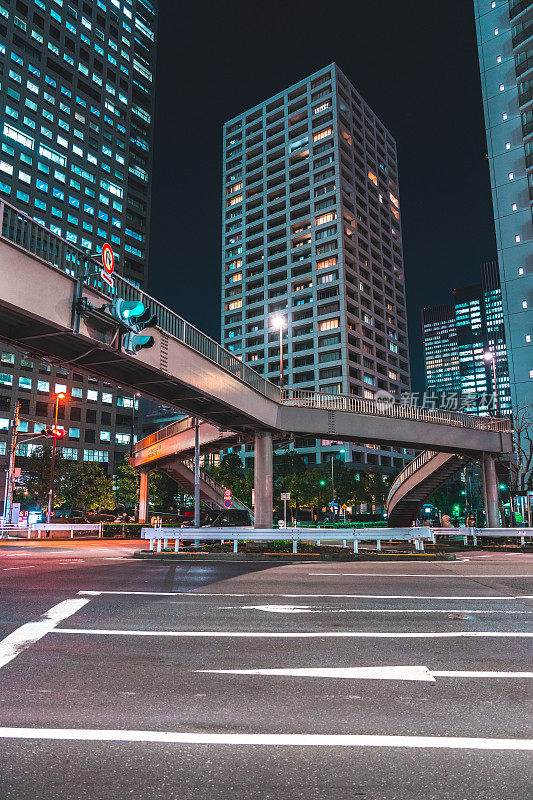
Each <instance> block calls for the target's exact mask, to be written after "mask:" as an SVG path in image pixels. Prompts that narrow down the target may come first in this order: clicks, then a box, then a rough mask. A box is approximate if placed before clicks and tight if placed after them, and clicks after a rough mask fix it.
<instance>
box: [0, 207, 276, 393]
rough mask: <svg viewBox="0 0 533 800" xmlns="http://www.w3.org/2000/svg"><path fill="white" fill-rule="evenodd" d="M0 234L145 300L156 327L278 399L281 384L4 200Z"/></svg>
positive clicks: (108, 291) (111, 292)
mask: <svg viewBox="0 0 533 800" xmlns="http://www.w3.org/2000/svg"><path fill="white" fill-rule="evenodd" d="M0 237H1V238H2V239H6V240H8V241H10V242H12V243H14V244H16V245H18V246H19V247H21V248H22V249H24V250H26V251H28V252H29V253H31V254H32V255H34V256H37V257H38V258H40V259H42V260H43V261H45V262H46V263H48V264H51V265H52V266H54V267H56V268H57V269H60V270H61V271H62V272H66V273H67V274H68V275H71V276H72V277H75V278H77V277H79V276H85V277H84V282H85V283H86V284H87V285H89V286H92V287H93V288H94V289H96V290H97V291H99V292H101V293H102V294H104V295H107V296H108V297H115V296H117V297H122V298H124V300H137V301H141V302H142V303H143V304H144V305H145V307H147V308H149V309H150V310H151V311H152V312H153V313H154V314H155V315H156V316H157V326H158V327H159V328H160V329H161V330H163V331H164V332H165V333H168V334H170V335H171V336H173V337H174V338H175V339H178V341H180V342H183V344H185V345H187V346H188V347H190V348H191V349H192V350H195V351H196V352H198V353H201V355H203V356H205V358H208V359H209V360H210V361H212V362H214V363H215V364H218V366H219V367H222V369H224V370H226V371H227V372H229V373H231V374H232V375H234V376H235V377H236V378H239V380H241V381H243V383H246V384H247V385H248V386H251V387H252V388H253V389H255V390H256V391H257V392H259V393H260V394H262V395H264V396H265V397H268V398H269V399H270V400H274V401H276V402H279V395H280V391H279V388H278V387H277V386H276V385H275V384H274V383H270V381H267V380H265V378H263V376H262V375H259V373H258V372H256V371H255V370H253V369H252V368H251V367H249V366H247V365H246V364H244V363H243V362H242V361H241V359H240V358H238V357H237V356H235V355H234V354H233V353H230V352H229V350H226V349H225V348H224V347H222V345H220V344H218V342H215V340H214V339H211V338H210V337H209V336H206V334H205V333H202V331H200V330H198V328H195V327H194V325H190V324H189V323H188V322H186V320H184V319H183V317H180V316H179V315H178V314H176V313H175V312H174V311H172V310H171V309H170V308H167V307H166V306H164V305H163V304H162V303H159V302H158V301H157V300H155V299H154V298H153V297H151V296H150V295H148V294H146V293H145V292H143V291H142V290H141V289H139V287H137V286H134V284H133V283H130V281H128V280H126V279H125V278H123V277H122V276H121V275H115V277H114V284H115V285H114V288H111V287H110V286H108V285H107V283H105V282H104V281H102V279H101V278H100V267H101V263H100V261H99V260H98V259H97V258H96V257H93V256H90V255H89V254H88V253H87V252H85V251H84V250H82V249H81V248H79V247H76V245H74V244H72V243H71V242H68V241H67V240H66V239H63V238H62V237H61V236H58V235H57V234H56V233H53V232H52V231H50V230H49V229H48V228H46V227H45V226H44V225H41V224H40V223H39V222H36V221H35V220H34V219H32V218H31V217H29V216H28V215H27V214H25V213H24V212H23V211H20V210H19V209H18V208H16V207H15V206H13V205H11V203H8V202H6V201H5V200H2V201H0Z"/></svg>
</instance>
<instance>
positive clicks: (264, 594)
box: [78, 589, 533, 601]
mask: <svg viewBox="0 0 533 800" xmlns="http://www.w3.org/2000/svg"><path fill="white" fill-rule="evenodd" d="M78 594H93V592H91V591H90V590H87V589H80V590H79V591H78ZM98 594H124V595H140V596H152V597H177V596H181V595H184V596H186V597H189V598H191V597H285V598H290V599H295V598H310V597H317V598H322V597H328V598H330V597H332V598H341V599H346V598H347V599H366V600H477V601H482V600H530V599H533V595H531V594H514V595H507V594H504V595H499V594H487V595H480V594H475V595H457V594H445V595H435V594H279V593H277V592H180V591H176V592H147V591H146V592H145V591H127V590H115V591H108V590H105V589H102V590H101V591H100V592H98Z"/></svg>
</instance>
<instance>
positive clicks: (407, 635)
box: [50, 628, 533, 639]
mask: <svg viewBox="0 0 533 800" xmlns="http://www.w3.org/2000/svg"><path fill="white" fill-rule="evenodd" d="M50 633H74V634H79V635H89V636H170V637H184V638H188V637H191V638H194V637H199V638H213V639H224V638H227V639H233V638H235V639H455V638H496V639H500V638H519V639H531V638H533V633H525V632H522V631H456V632H453V633H451V632H448V631H446V632H441V631H430V632H426V633H420V632H418V631H416V632H415V631H402V632H399V633H395V632H383V631H306V632H303V633H297V632H293V631H273V632H266V631H135V630H134V631H121V630H110V629H107V628H54V629H53V630H51V631H50Z"/></svg>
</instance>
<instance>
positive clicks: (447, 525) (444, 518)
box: [442, 514, 452, 528]
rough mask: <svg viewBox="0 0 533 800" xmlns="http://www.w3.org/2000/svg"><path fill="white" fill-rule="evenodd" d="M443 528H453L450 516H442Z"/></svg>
mask: <svg viewBox="0 0 533 800" xmlns="http://www.w3.org/2000/svg"><path fill="white" fill-rule="evenodd" d="M442 527H443V528H451V527H452V520H451V517H450V515H449V514H443V515H442Z"/></svg>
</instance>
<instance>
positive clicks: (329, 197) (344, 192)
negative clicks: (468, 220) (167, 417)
mask: <svg viewBox="0 0 533 800" xmlns="http://www.w3.org/2000/svg"><path fill="white" fill-rule="evenodd" d="M222 206H223V210H222V217H223V220H222V228H223V234H222V235H223V239H222V250H223V264H222V326H221V340H222V343H223V344H224V346H225V347H227V348H228V349H230V350H232V351H233V352H234V353H235V354H237V355H239V356H241V357H242V359H243V361H244V362H245V363H247V364H250V365H251V366H252V367H253V368H254V369H256V370H257V371H259V372H261V373H262V374H263V375H264V376H265V377H266V378H268V379H269V380H271V381H274V382H279V378H280V346H279V328H277V327H275V320H274V317H277V316H279V315H280V316H281V319H282V322H283V372H284V387H285V388H286V389H291V390H310V391H320V392H328V393H333V394H340V393H343V394H351V395H355V396H357V397H361V398H367V399H374V398H375V396H376V393H377V392H378V391H379V390H380V389H382V390H385V391H388V392H392V393H393V394H394V395H396V396H399V395H401V393H402V392H406V391H408V390H409V387H410V383H409V358H408V341H407V317H406V308H405V285H404V273H403V256H402V240H401V223H400V204H399V190H398V166H397V159H396V145H395V142H394V139H393V138H392V136H391V135H390V133H389V132H388V131H387V130H386V128H385V127H384V125H383V124H382V123H381V121H380V120H379V119H378V118H377V117H376V115H375V114H374V113H373V111H372V110H371V109H370V108H369V106H368V105H367V104H366V103H365V101H364V100H363V99H362V97H361V96H360V95H359V93H358V92H357V91H356V89H355V88H354V86H353V85H352V84H351V83H350V82H349V81H348V79H347V78H346V77H345V76H344V75H343V74H342V72H341V71H340V70H339V68H338V67H337V65H336V64H331V65H329V66H328V67H325V68H324V69H322V70H320V71H318V72H316V73H314V74H313V75H310V76H309V77H308V78H306V79H304V80H302V81H299V82H298V83H296V84H294V85H293V86H290V87H289V88H288V89H286V90H285V91H283V92H279V93H278V94H276V95H274V96H273V97H270V98H269V99H268V100H265V101H264V102H263V103H260V104H259V105H257V106H254V107H253V108H251V109H249V110H248V111H246V112H244V113H242V114H240V115H239V116H238V117H235V118H234V119H231V120H229V121H228V122H226V124H225V125H224V177H223V202H222ZM340 445H341V443H339V442H331V441H328V440H315V439H312V440H305V441H299V442H298V443H297V447H298V450H299V451H300V452H301V453H302V455H304V457H305V458H306V460H307V461H309V462H310V463H315V462H321V461H326V460H329V459H330V457H331V455H332V454H333V455H336V454H338V453H339V452H340V451H339V447H340ZM342 451H343V456H344V458H345V460H346V461H350V462H353V463H354V464H355V465H356V466H357V467H362V468H365V467H367V466H368V465H371V466H381V467H383V468H385V469H387V468H398V467H401V466H403V463H404V461H405V455H406V454H405V452H392V451H391V450H390V449H387V448H377V447H375V446H372V447H371V446H355V445H346V446H344V445H343V446H342ZM247 452H248V455H249V454H250V451H249V450H248V451H247ZM245 455H246V454H245Z"/></svg>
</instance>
